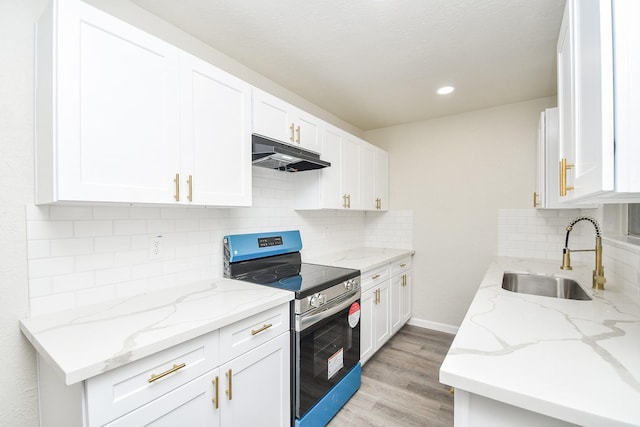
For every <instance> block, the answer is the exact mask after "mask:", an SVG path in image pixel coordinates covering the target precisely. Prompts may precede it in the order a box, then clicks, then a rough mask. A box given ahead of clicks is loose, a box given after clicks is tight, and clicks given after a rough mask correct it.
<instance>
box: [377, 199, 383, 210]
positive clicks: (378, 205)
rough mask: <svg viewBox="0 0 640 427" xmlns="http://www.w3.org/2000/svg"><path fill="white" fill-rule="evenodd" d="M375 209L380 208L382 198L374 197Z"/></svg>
mask: <svg viewBox="0 0 640 427" xmlns="http://www.w3.org/2000/svg"><path fill="white" fill-rule="evenodd" d="M376 209H382V199H380V198H377V199H376Z"/></svg>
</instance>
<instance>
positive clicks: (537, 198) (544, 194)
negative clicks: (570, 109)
mask: <svg viewBox="0 0 640 427" xmlns="http://www.w3.org/2000/svg"><path fill="white" fill-rule="evenodd" d="M558 133H559V127H558V108H547V109H546V110H544V111H543V112H542V113H540V122H539V124H538V150H537V151H538V158H537V170H536V175H537V177H536V178H537V179H536V191H535V193H534V196H533V205H534V206H533V207H535V208H542V209H563V208H567V209H576V208H592V207H596V205H585V204H572V203H568V202H564V203H560V168H559V162H560V157H559V156H560V147H559V136H558Z"/></svg>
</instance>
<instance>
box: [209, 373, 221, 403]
mask: <svg viewBox="0 0 640 427" xmlns="http://www.w3.org/2000/svg"><path fill="white" fill-rule="evenodd" d="M211 382H212V383H213V395H214V398H213V399H211V400H212V402H213V404H214V405H215V408H216V409H218V407H219V403H218V402H220V401H219V400H218V376H217V375H216V377H215V378H214V379H212V380H211Z"/></svg>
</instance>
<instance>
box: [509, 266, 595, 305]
mask: <svg viewBox="0 0 640 427" xmlns="http://www.w3.org/2000/svg"><path fill="white" fill-rule="evenodd" d="M502 289H506V290H507V291H511V292H519V293H523V294H531V295H540V296H543V297H553V298H564V299H576V300H590V299H591V297H590V296H589V295H587V293H586V292H585V291H583V290H582V288H581V287H580V285H578V282H576V281H575V280H572V279H567V278H565V277H556V276H545V275H542V274H530V273H513V272H510V271H505V273H504V275H503V276H502Z"/></svg>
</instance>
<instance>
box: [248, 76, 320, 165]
mask: <svg viewBox="0 0 640 427" xmlns="http://www.w3.org/2000/svg"><path fill="white" fill-rule="evenodd" d="M321 127H322V121H321V120H320V119H318V118H317V117H314V116H312V115H311V114H308V113H306V112H304V111H302V110H300V109H299V108H296V107H294V106H293V105H291V104H288V103H286V102H284V101H283V100H281V99H279V98H276V97H275V96H273V95H270V94H268V93H266V92H264V91H262V90H260V89H256V88H254V89H253V132H254V133H257V134H260V135H263V136H268V137H270V138H273V139H275V140H278V141H280V142H284V143H287V144H291V145H294V146H301V147H303V148H305V149H307V150H310V151H313V152H315V153H320V150H321V147H322V146H321V139H320V129H321ZM323 158H324V157H323Z"/></svg>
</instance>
